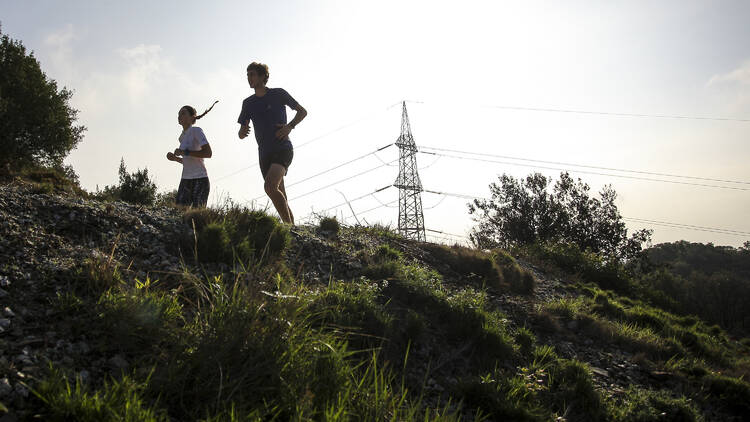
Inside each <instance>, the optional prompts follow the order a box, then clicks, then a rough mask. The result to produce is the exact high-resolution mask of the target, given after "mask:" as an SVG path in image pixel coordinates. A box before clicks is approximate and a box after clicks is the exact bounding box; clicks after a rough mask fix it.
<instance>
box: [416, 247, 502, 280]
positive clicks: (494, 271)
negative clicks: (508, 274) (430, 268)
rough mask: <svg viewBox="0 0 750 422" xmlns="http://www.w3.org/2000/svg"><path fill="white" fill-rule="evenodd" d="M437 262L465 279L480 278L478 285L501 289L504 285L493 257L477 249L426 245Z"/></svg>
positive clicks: (500, 271) (500, 272)
mask: <svg viewBox="0 0 750 422" xmlns="http://www.w3.org/2000/svg"><path fill="white" fill-rule="evenodd" d="M424 248H425V249H426V250H427V251H429V252H430V254H432V255H433V256H434V257H435V259H436V261H438V262H440V263H442V264H446V265H448V266H449V267H450V268H451V270H453V271H455V272H457V273H459V274H460V275H461V276H463V277H467V278H471V277H478V278H479V279H478V280H477V281H478V283H477V284H480V285H481V284H486V285H488V286H491V287H494V288H500V287H501V286H502V285H503V284H504V283H503V281H504V280H503V273H502V270H501V269H500V268H499V267H498V266H497V265H496V264H495V262H494V260H493V259H492V255H490V254H488V253H486V252H482V251H480V250H477V249H470V248H466V247H463V246H444V245H438V244H434V243H427V244H424Z"/></svg>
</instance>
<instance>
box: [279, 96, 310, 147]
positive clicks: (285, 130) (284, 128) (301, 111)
mask: <svg viewBox="0 0 750 422" xmlns="http://www.w3.org/2000/svg"><path fill="white" fill-rule="evenodd" d="M292 110H294V111H296V112H297V113H295V114H294V118H293V119H292V121H291V122H289V123H287V124H285V125H284V124H278V125H276V126H277V127H278V128H279V130H277V131H276V139H284V138H286V137H287V136H289V132H291V131H292V129H294V128H295V127H297V125H298V124H299V122H301V121H302V120H304V119H305V117H307V110H305V108H304V107H302V106H301V105H299V104H295V106H294V107H292Z"/></svg>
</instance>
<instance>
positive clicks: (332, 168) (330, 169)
mask: <svg viewBox="0 0 750 422" xmlns="http://www.w3.org/2000/svg"><path fill="white" fill-rule="evenodd" d="M391 145H393V144H392V143H390V144H388V145H386V146H384V147H381V148H378V149H377V150H375V151H372V152H368V153H367V154H364V155H360V156H359V157H357V158H353V159H351V160H349V161H346V162H344V163H341V164H338V165H336V166H334V167H331V168H329V169H327V170H323V171H321V172H320V173H317V174H313V175H312V176H309V177H306V178H304V179H302V180H299V181H297V182H294V183H292V184H289V185H286V187H287V188H290V187H292V186H295V185H299V184H300V183H303V182H306V181H308V180H310V179H314V178H316V177H318V176H321V175H324V174H326V173H329V172H332V171H334V170H336V169H339V168H341V167H344V166H345V165H347V164H351V163H353V162H355V161H358V160H361V159H363V158H366V157H369V156H370V155H374V154H375V153H377V152H380V151H382V150H384V149H386V148H388V147H389V146H391ZM376 157H377V155H376ZM381 161H382V160H381ZM386 165H387V164H386ZM263 196H264V195H260V196H258V197H255V198H253V199H251V201H255V200H258V199H260V198H263Z"/></svg>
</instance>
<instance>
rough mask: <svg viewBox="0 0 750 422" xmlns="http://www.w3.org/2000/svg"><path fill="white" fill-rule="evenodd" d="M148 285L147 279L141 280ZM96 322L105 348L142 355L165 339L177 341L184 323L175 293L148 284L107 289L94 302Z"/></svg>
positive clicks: (150, 351) (151, 350)
mask: <svg viewBox="0 0 750 422" xmlns="http://www.w3.org/2000/svg"><path fill="white" fill-rule="evenodd" d="M136 283H138V284H139V285H140V286H149V285H150V280H147V281H146V282H143V283H140V282H138V281H136ZM96 308H97V318H96V320H95V326H96V325H98V326H99V327H100V329H101V332H102V334H103V336H104V337H105V338H106V339H107V342H106V344H107V348H108V349H112V350H114V351H117V352H120V351H122V352H125V353H128V354H130V355H141V356H142V355H144V354H146V355H147V354H149V353H152V352H153V351H154V348H155V347H156V346H157V345H159V344H164V343H165V342H171V343H174V342H176V338H177V337H179V335H180V332H181V329H180V327H181V326H182V325H183V315H182V305H181V304H180V303H179V302H178V301H177V298H176V296H174V295H172V294H170V293H168V292H163V291H158V290H155V291H149V290H148V288H147V287H140V288H131V289H124V288H122V289H117V290H115V289H109V290H107V291H106V292H104V293H103V294H102V296H101V297H100V298H99V301H98V303H97V306H96Z"/></svg>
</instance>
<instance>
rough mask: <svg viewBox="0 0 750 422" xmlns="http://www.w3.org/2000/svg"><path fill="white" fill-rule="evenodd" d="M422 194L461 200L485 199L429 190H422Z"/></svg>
mask: <svg viewBox="0 0 750 422" xmlns="http://www.w3.org/2000/svg"><path fill="white" fill-rule="evenodd" d="M423 192H427V193H434V194H435V195H446V196H453V197H456V198H461V199H485V198H482V197H479V196H471V195H464V194H462V193H451V192H439V191H435V190H429V189H424V190H423Z"/></svg>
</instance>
